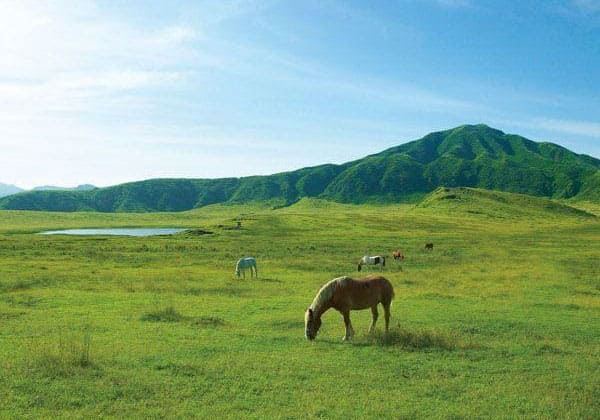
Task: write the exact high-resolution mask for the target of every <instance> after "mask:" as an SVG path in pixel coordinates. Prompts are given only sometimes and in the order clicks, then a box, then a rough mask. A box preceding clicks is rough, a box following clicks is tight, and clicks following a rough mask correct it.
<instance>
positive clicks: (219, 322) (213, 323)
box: [192, 316, 225, 328]
mask: <svg viewBox="0 0 600 420" xmlns="http://www.w3.org/2000/svg"><path fill="white" fill-rule="evenodd" d="M192 325H197V326H200V327H210V328H217V327H222V326H223V325H225V320H224V319H223V318H219V317H218V316H199V317H196V318H193V320H192Z"/></svg>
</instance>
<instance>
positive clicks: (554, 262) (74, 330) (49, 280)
mask: <svg viewBox="0 0 600 420" xmlns="http://www.w3.org/2000/svg"><path fill="white" fill-rule="evenodd" d="M459 194H460V197H459V198H460V199H459V200H455V199H443V198H444V197H441V196H436V195H435V194H434V195H432V196H430V197H429V198H428V199H426V200H425V201H424V202H422V203H421V204H417V205H414V204H385V205H348V204H336V203H332V202H328V201H321V200H314V199H302V200H300V201H299V202H298V203H296V204H294V205H291V206H288V207H282V208H274V207H277V206H273V205H271V204H269V203H255V204H246V205H215V206H208V207H205V208H202V209H198V210H192V211H187V212H181V213H144V214H120V213H118V214H102V213H50V212H24V211H0V372H1V374H0V402H1V403H0V417H3V418H11V417H14V418H48V417H62V418H67V417H68V418H77V417H92V416H101V417H115V418H116V417H119V418H121V417H146V418H147V417H166V418H174V417H204V418H205V417H209V416H210V417H214V416H218V417H219V418H240V417H243V418H465V417H469V418H472V417H482V418H486V417H496V418H519V417H521V418H598V416H599V415H600V403H599V402H598V401H600V364H599V360H600V245H599V244H600V219H598V217H595V216H593V215H592V214H591V213H595V214H597V215H600V212H599V210H600V208H599V207H598V206H596V205H594V204H591V203H588V204H583V205H581V206H580V207H581V208H582V209H583V210H586V211H587V213H584V212H578V211H571V210H569V209H568V208H565V207H562V206H561V205H560V204H556V205H555V203H554V202H550V201H548V200H541V199H531V200H529V199H527V198H523V196H516V195H512V194H500V193H499V194H498V195H497V196H487V195H485V194H471V193H469V192H468V191H466V192H465V191H462V192H459ZM438 195H439V194H438ZM498 197H499V198H498ZM446 198H447V197H446ZM548 203H551V204H548ZM238 222H240V223H241V227H240V228H238ZM133 226H138V227H186V228H190V229H192V230H191V231H189V232H186V233H181V234H176V235H172V236H160V237H147V238H128V237H105V236H97V237H68V236H43V235H37V234H35V232H39V231H41V230H45V229H60V228H81V227H133ZM426 242H433V243H434V245H435V247H434V250H433V252H426V251H425V250H423V245H424V244H425V243H426ZM397 248H399V249H402V250H403V251H404V254H405V255H406V259H405V261H404V262H403V263H401V264H398V263H395V262H393V261H392V260H391V258H390V259H389V260H388V263H387V265H386V267H385V270H384V276H385V277H387V278H388V279H389V280H391V282H392V283H393V285H394V288H395V293H396V298H395V300H394V303H393V304H392V321H391V325H392V328H391V331H390V333H389V334H388V335H384V334H383V333H382V328H383V322H382V319H380V322H379V324H378V332H377V333H376V334H374V335H370V336H369V335H367V333H366V331H367V328H368V325H369V322H370V316H371V315H370V311H354V312H353V313H352V321H353V325H354V328H355V329H356V332H357V335H356V337H355V338H354V339H353V340H352V341H351V342H342V340H341V338H342V335H343V333H344V326H343V321H342V317H341V316H340V315H339V314H338V313H336V312H335V311H330V312H328V313H326V314H325V316H324V317H323V326H322V328H321V331H320V332H319V335H318V337H317V339H316V340H315V341H314V342H309V341H308V340H306V338H305V337H304V325H303V317H304V311H305V310H306V308H307V307H308V305H309V304H310V303H311V302H312V299H313V298H314V296H315V294H316V292H317V291H318V289H319V288H320V287H321V285H322V284H324V283H325V282H327V281H329V280H330V279H332V278H334V277H338V276H342V275H350V276H358V273H357V272H356V262H357V261H358V259H359V258H360V257H361V256H362V255H366V254H370V255H374V254H386V255H388V256H389V255H391V252H392V251H393V250H394V249H397ZM247 255H252V256H255V257H256V258H257V260H258V270H259V278H258V279H250V278H249V277H246V279H237V278H235V276H234V272H233V271H234V265H235V261H236V260H237V258H239V257H241V256H247ZM361 274H365V272H364V271H363V273H361Z"/></svg>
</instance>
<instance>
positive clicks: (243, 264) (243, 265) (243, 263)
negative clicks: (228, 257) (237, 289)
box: [235, 257, 258, 278]
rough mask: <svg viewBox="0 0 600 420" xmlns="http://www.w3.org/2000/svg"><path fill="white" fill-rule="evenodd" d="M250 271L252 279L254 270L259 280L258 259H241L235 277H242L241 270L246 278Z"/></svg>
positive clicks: (236, 266)
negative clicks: (247, 272) (248, 270)
mask: <svg viewBox="0 0 600 420" xmlns="http://www.w3.org/2000/svg"><path fill="white" fill-rule="evenodd" d="M247 268H249V269H250V278H252V270H254V275H255V276H256V277H257V278H258V270H257V269H256V259H255V258H253V257H246V258H240V259H239V260H238V262H237V264H236V265H235V275H236V276H238V277H239V276H240V270H241V272H242V274H243V276H244V278H246V269H247Z"/></svg>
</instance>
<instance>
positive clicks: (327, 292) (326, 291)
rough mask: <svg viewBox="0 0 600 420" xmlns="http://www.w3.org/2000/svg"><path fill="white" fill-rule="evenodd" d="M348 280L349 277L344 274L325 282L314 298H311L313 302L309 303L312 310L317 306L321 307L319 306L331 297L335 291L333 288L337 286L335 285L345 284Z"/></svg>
mask: <svg viewBox="0 0 600 420" xmlns="http://www.w3.org/2000/svg"><path fill="white" fill-rule="evenodd" d="M348 280H350V278H349V277H345V276H344V277H338V278H336V279H333V280H330V281H328V282H327V283H325V285H324V286H323V287H321V289H320V290H319V292H318V293H317V296H315V299H314V300H313V302H312V303H311V305H310V307H311V308H312V310H314V311H316V310H318V309H319V308H321V306H323V305H324V304H325V303H326V302H327V301H328V300H330V299H331V298H332V297H333V294H334V293H335V289H336V288H337V286H338V285H339V286H340V287H344V286H346V284H347V283H348Z"/></svg>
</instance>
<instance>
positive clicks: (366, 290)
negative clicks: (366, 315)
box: [304, 276, 394, 340]
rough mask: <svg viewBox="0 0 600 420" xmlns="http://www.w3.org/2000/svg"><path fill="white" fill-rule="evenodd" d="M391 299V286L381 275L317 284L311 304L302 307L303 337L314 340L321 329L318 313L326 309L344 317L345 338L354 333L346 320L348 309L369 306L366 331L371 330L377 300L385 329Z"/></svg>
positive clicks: (340, 279)
mask: <svg viewBox="0 0 600 420" xmlns="http://www.w3.org/2000/svg"><path fill="white" fill-rule="evenodd" d="M393 298H394V287H393V286H392V283H390V281H389V280H388V279H386V278H385V277H382V276H369V277H366V278H364V279H358V280H355V279H351V278H350V277H339V278H337V279H333V280H331V281H329V282H328V283H327V284H325V285H324V286H323V287H321V290H319V293H317V296H315V299H314V300H313V303H312V304H311V305H310V307H309V308H308V309H307V310H306V314H305V315H304V325H305V334H306V338H308V339H309V340H314V339H315V337H316V336H317V333H318V332H319V328H321V316H322V315H323V313H325V312H326V311H327V310H329V309H330V308H333V309H335V310H337V311H339V312H340V313H341V314H342V315H343V316H344V323H345V324H346V334H345V335H344V340H349V339H350V338H352V336H353V335H354V329H353V328H352V324H351V323H350V310H360V309H367V308H371V313H372V315H373V319H372V321H371V326H370V327H369V332H373V331H374V330H375V323H376V322H377V317H378V316H379V314H378V312H377V305H378V304H380V303H381V305H382V306H383V311H384V314H385V331H386V332H387V331H388V328H389V324H390V305H391V304H392V299H393Z"/></svg>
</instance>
